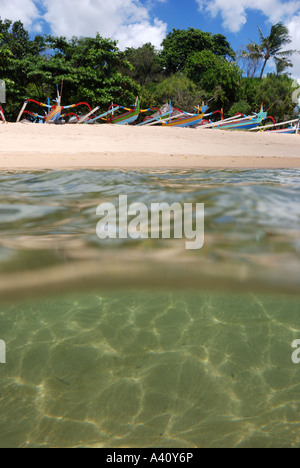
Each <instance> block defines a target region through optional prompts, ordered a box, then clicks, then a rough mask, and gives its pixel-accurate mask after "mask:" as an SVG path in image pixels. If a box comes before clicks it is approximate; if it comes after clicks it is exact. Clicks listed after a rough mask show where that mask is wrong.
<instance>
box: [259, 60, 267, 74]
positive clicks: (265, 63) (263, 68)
mask: <svg viewBox="0 0 300 468" xmlns="http://www.w3.org/2000/svg"><path fill="white" fill-rule="evenodd" d="M267 61H268V59H267V58H266V59H265V62H264V65H263V67H262V71H261V74H260V79H262V77H263V75H264V71H265V68H266V65H267Z"/></svg>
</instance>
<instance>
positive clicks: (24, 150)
mask: <svg viewBox="0 0 300 468" xmlns="http://www.w3.org/2000/svg"><path fill="white" fill-rule="evenodd" d="M0 167H1V169H3V170H19V169H26V170H31V169H82V168H91V169H92V168H93V169H100V168H151V167H174V168H237V169H238V168H274V169H276V168H300V138H299V135H282V134H281V135H280V134H271V133H253V132H228V131H227V132H226V131H220V130H211V129H206V130H203V129H186V128H159V127H143V128H142V127H134V126H113V125H105V124H104V125H91V126H89V125H81V126H79V125H65V126H56V125H37V124H24V123H19V124H12V123H11V124H1V125H0Z"/></svg>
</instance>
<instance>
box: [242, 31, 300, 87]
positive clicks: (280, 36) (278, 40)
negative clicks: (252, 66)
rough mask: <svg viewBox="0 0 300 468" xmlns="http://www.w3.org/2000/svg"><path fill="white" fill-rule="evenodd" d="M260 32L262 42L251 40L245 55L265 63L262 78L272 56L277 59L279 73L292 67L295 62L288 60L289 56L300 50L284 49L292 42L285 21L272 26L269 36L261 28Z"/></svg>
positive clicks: (253, 60) (251, 59)
mask: <svg viewBox="0 0 300 468" xmlns="http://www.w3.org/2000/svg"><path fill="white" fill-rule="evenodd" d="M259 33H260V43H259V44H257V43H256V42H254V41H251V43H250V44H248V45H247V47H246V50H245V51H244V52H243V56H244V57H246V58H248V59H249V61H250V62H251V61H252V62H253V63H259V62H261V63H263V66H262V69H261V73H260V78H261V79H262V77H263V74H264V71H265V67H266V65H267V62H268V61H269V60H270V58H272V57H273V58H274V59H275V62H276V66H277V72H278V73H282V72H283V71H284V70H285V69H286V68H288V67H292V66H293V64H292V63H291V61H290V60H288V57H290V56H291V55H293V54H294V53H296V52H299V51H296V50H282V48H283V47H284V46H285V45H287V44H290V43H291V42H292V40H291V38H290V36H289V30H288V28H287V27H286V26H285V25H284V24H283V23H277V24H275V25H273V26H272V27H271V31H270V34H269V36H266V37H265V36H264V35H263V33H262V30H261V29H260V28H259ZM255 71H256V70H255ZM254 73H255V72H254ZM254 73H253V75H252V76H254Z"/></svg>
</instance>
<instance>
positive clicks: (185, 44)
mask: <svg viewBox="0 0 300 468" xmlns="http://www.w3.org/2000/svg"><path fill="white" fill-rule="evenodd" d="M162 47H163V49H162V51H161V53H160V61H161V65H162V67H163V68H164V70H165V73H166V74H167V75H171V74H172V73H176V72H178V71H182V70H184V68H185V66H186V63H187V61H188V59H189V57H190V56H191V55H193V54H195V53H196V52H201V51H203V50H210V51H211V52H212V53H213V54H214V55H217V56H220V57H224V58H227V59H228V58H229V59H234V58H235V52H234V51H233V49H232V48H231V46H230V44H229V42H228V41H227V40H226V37H225V36H223V35H222V34H211V33H207V32H204V31H201V30H199V29H194V28H189V29H187V30H184V29H173V31H172V32H170V33H169V34H168V35H167V37H166V38H165V39H164V40H163V42H162Z"/></svg>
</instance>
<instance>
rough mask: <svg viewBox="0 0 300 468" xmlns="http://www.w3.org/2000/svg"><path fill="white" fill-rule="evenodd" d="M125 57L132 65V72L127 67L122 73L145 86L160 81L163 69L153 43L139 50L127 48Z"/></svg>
mask: <svg viewBox="0 0 300 468" xmlns="http://www.w3.org/2000/svg"><path fill="white" fill-rule="evenodd" d="M124 57H125V60H127V61H128V62H129V63H130V64H131V65H132V70H129V69H128V67H127V68H126V69H125V70H124V69H122V70H120V71H122V72H126V74H127V75H128V76H130V77H131V78H132V79H133V80H135V81H136V82H137V83H139V84H141V85H145V84H147V83H152V82H155V81H159V80H160V78H161V75H162V67H161V64H160V62H159V58H158V57H159V55H158V52H157V51H156V50H155V47H154V46H153V45H152V44H151V43H149V42H148V43H147V44H144V45H143V46H142V47H138V48H137V49H135V48H133V47H130V48H127V49H126V50H125V52H124Z"/></svg>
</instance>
